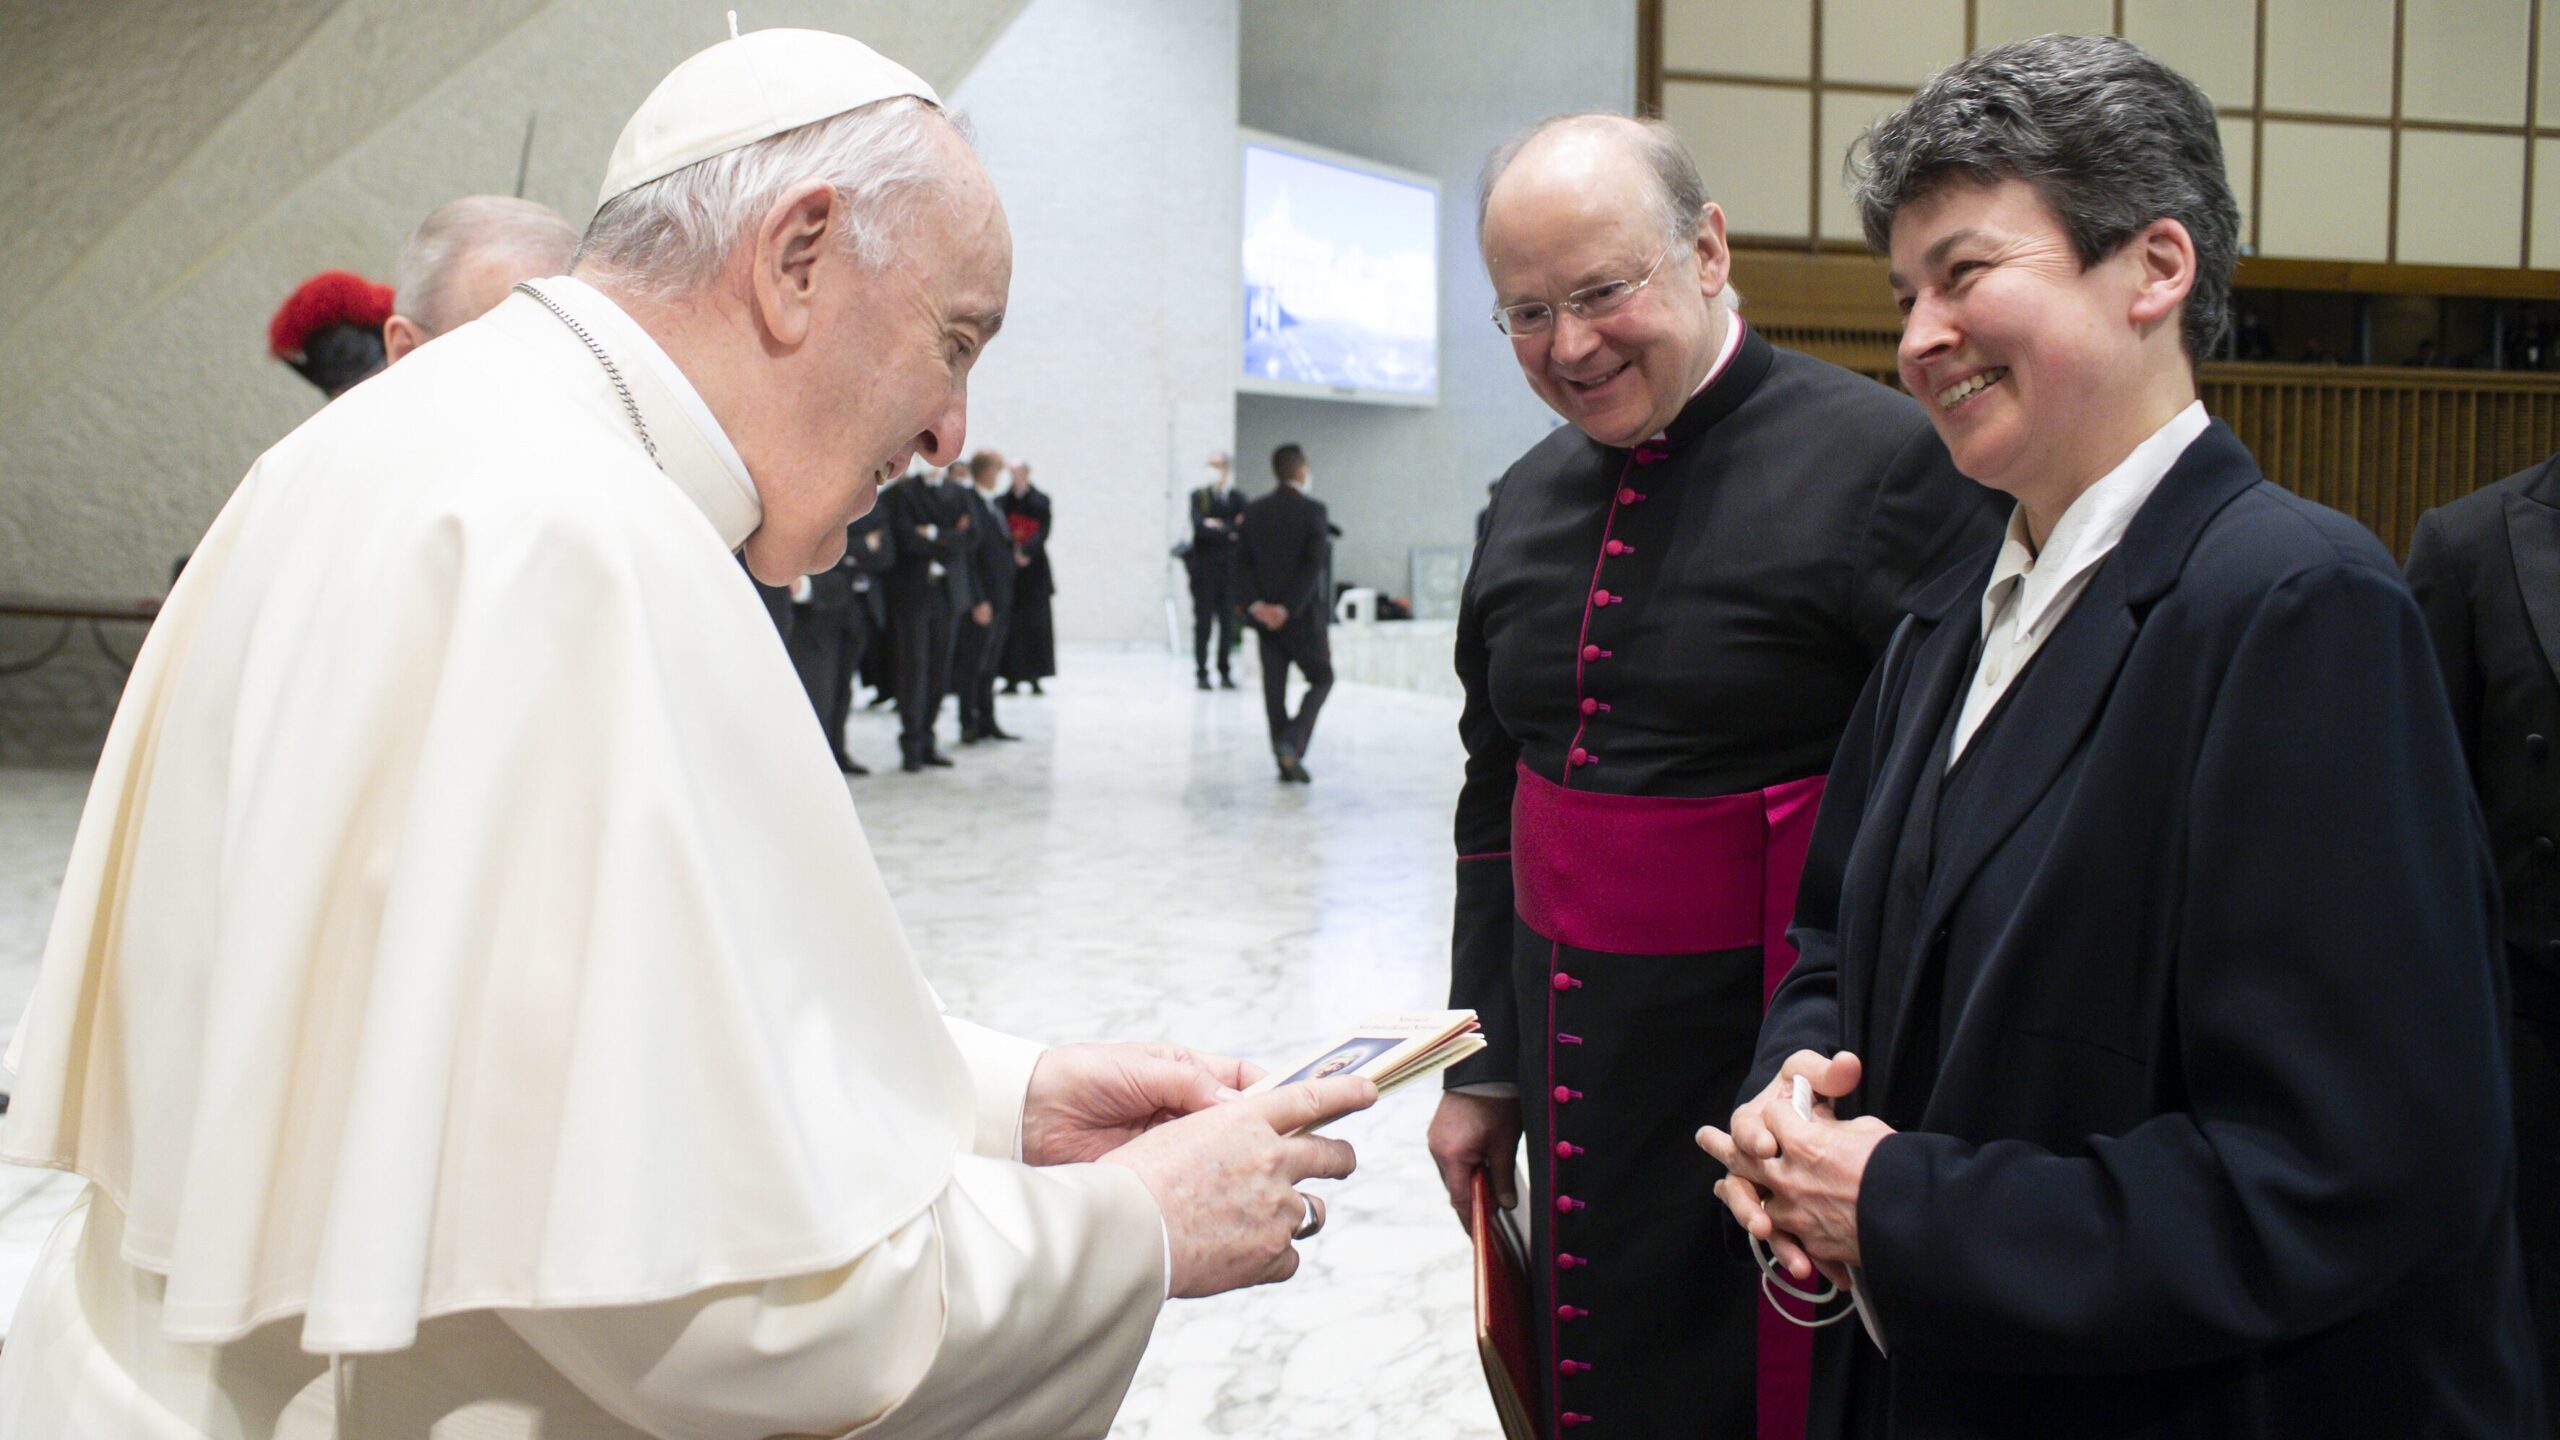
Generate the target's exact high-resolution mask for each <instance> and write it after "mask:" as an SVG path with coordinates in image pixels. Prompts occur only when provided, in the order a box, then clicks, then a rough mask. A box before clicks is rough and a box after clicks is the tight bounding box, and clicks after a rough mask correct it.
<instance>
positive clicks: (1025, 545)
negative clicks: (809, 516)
mask: <svg viewBox="0 0 2560 1440" xmlns="http://www.w3.org/2000/svg"><path fill="white" fill-rule="evenodd" d="M1050 513H1051V506H1050V500H1049V496H1048V493H1047V492H1046V491H1044V490H1042V489H1041V488H1040V487H1039V486H1037V485H1034V484H1032V483H1031V463H1030V462H1029V461H1027V460H1022V459H1015V460H1013V461H1011V462H1009V463H1008V462H1007V461H1006V459H1005V458H1004V456H1002V455H1000V454H998V453H997V452H995V451H993V450H980V451H978V452H977V453H975V454H973V455H971V456H970V457H969V458H968V459H967V460H965V461H954V462H953V463H951V464H950V465H947V466H944V467H943V468H942V470H941V471H940V472H939V474H937V473H936V472H934V471H931V470H926V469H921V468H919V469H914V470H910V471H908V472H907V473H906V474H905V475H903V476H900V477H899V478H897V479H895V480H892V481H891V482H889V483H888V484H886V485H883V486H882V487H881V488H880V497H879V500H878V502H877V503H876V504H875V505H873V507H872V508H871V511H870V513H868V514H866V515H864V516H863V517H862V518H861V519H859V520H856V521H854V522H853V524H852V525H851V526H849V527H847V529H846V531H845V548H844V555H843V557H842V558H840V559H838V560H837V561H836V562H835V564H833V565H831V566H829V567H827V568H826V569H824V570H821V571H819V572H817V573H816V574H814V575H808V576H804V577H803V578H801V579H799V580H797V581H794V582H793V583H791V584H790V585H787V586H769V585H764V584H761V583H759V584H758V585H757V587H756V588H757V591H758V592H759V593H760V594H761V595H762V596H763V597H764V601H765V609H766V610H767V612H768V613H770V614H771V615H772V616H773V622H774V625H775V627H776V628H777V629H779V630H780V631H781V632H782V636H783V640H784V642H785V643H786V644H787V645H788V646H789V648H790V651H791V663H792V667H793V668H794V669H795V670H797V671H798V672H799V674H800V684H801V687H802V688H803V689H805V690H807V691H808V692H809V705H810V708H811V709H812V710H814V711H815V712H816V714H817V717H818V723H819V724H820V725H821V726H822V727H824V728H825V730H826V735H827V743H828V745H829V746H830V747H831V748H832V749H833V750H834V751H835V760H836V768H837V769H838V770H840V771H843V772H844V773H845V774H848V775H868V774H870V773H871V772H870V770H869V768H868V767H866V766H865V765H863V764H862V762H860V761H859V760H856V759H855V758H854V757H853V752H852V751H851V750H850V749H849V748H847V746H846V744H845V721H846V720H847V718H848V717H849V716H850V715H851V714H852V710H853V692H854V688H855V685H856V683H857V682H860V683H866V684H869V685H870V686H871V687H872V690H873V692H874V697H875V698H874V700H873V703H874V704H879V703H883V702H886V701H891V700H894V701H895V703H896V704H897V707H898V760H899V768H900V769H901V770H904V771H906V772H908V773H910V774H913V773H916V772H918V771H923V770H927V769H934V768H946V767H948V766H950V765H951V764H952V760H951V758H950V757H949V756H948V755H945V754H944V753H943V752H942V748H941V746H940V745H939V744H938V743H937V731H938V729H939V726H940V720H941V715H942V708H943V701H944V700H945V699H947V698H951V697H954V696H956V697H957V698H958V700H959V705H958V707H957V708H958V710H959V720H960V743H961V744H963V745H976V744H979V743H982V742H985V741H993V740H1015V739H1019V738H1021V737H1019V736H1017V735H1015V734H1014V733H1013V732H1011V731H1009V730H1007V729H1005V728H1004V727H1003V726H1002V725H1000V724H998V723H997V722H996V696H997V695H998V694H1000V693H1001V694H1006V695H1011V694H1015V693H1018V692H1019V691H1020V690H1021V689H1023V688H1024V687H1028V688H1029V689H1030V692H1031V693H1032V694H1034V695H1038V694H1041V693H1043V692H1042V690H1041V689H1040V682H1041V681H1043V680H1046V679H1048V678H1050V677H1051V676H1053V675H1055V674H1057V673H1058V643H1057V630H1056V625H1055V622H1054V619H1053V617H1052V613H1051V610H1050V601H1051V599H1052V597H1054V596H1055V595H1056V594H1057V593H1058V587H1057V582H1056V580H1055V578H1054V576H1053V574H1052V572H1051V570H1050V567H1049V525H1050ZM998 682H1002V685H1003V689H1002V690H1001V691H999V690H998V689H997V685H998Z"/></svg>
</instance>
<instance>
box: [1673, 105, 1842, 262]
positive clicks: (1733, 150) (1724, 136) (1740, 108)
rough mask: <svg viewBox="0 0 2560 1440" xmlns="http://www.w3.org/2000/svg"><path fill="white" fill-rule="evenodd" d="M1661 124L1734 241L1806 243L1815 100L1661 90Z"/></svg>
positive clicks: (1808, 222) (1809, 215)
mask: <svg viewBox="0 0 2560 1440" xmlns="http://www.w3.org/2000/svg"><path fill="white" fill-rule="evenodd" d="M1662 118H1663V119H1664V120H1667V121H1669V122H1670V124H1671V128H1672V129H1674V130H1677V131H1679V132H1680V140H1681V143H1682V144H1685V145H1687V146H1688V147H1689V156H1690V158H1691V159H1693V160H1696V161H1697V162H1698V173H1699V174H1700V175H1702V176H1704V177H1705V178H1706V182H1707V193H1708V194H1709V195H1711V196H1713V197H1715V201H1716V203H1717V204H1719V205H1721V206H1723V207H1724V224H1725V230H1726V233H1728V234H1733V235H1745V236H1751V237H1754V238H1767V239H1788V240H1802V239H1804V238H1805V232H1806V228H1807V227H1808V226H1809V225H1810V224H1811V223H1812V222H1811V201H1812V196H1811V193H1810V190H1809V183H1808V172H1807V169H1806V164H1805V157H1806V156H1807V155H1808V154H1809V153H1810V152H1811V151H1812V148H1813V97H1812V96H1811V95H1810V94H1809V93H1807V92H1805V91H1802V90H1778V89H1772V88H1770V87H1768V86H1765V85H1707V84H1700V83H1696V82H1693V81H1686V80H1665V81H1663V82H1662Z"/></svg>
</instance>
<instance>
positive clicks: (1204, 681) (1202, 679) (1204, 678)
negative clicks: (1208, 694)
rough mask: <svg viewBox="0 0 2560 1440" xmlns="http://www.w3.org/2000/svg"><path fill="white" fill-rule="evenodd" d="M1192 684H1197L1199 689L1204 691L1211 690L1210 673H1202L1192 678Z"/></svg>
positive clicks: (1204, 671)
mask: <svg viewBox="0 0 2560 1440" xmlns="http://www.w3.org/2000/svg"><path fill="white" fill-rule="evenodd" d="M1191 683H1193V684H1195V685H1197V686H1199V687H1200V688H1201V689H1203V690H1206V689H1208V688H1209V672H1208V671H1206V670H1203V671H1201V672H1200V673H1199V674H1198V675H1196V676H1194V677H1192V682H1191Z"/></svg>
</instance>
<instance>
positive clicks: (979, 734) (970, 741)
mask: <svg viewBox="0 0 2560 1440" xmlns="http://www.w3.org/2000/svg"><path fill="white" fill-rule="evenodd" d="M986 738H987V734H986V732H985V731H983V730H980V729H978V728H977V727H976V726H974V725H973V726H971V727H969V728H968V729H966V730H963V731H961V732H960V743H961V744H963V745H975V744H977V743H978V742H979V741H981V740H984V739H986Z"/></svg>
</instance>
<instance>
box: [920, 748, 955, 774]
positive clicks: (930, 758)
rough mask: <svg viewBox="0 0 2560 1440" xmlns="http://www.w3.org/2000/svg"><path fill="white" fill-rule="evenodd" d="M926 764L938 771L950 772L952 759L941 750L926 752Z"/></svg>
mask: <svg viewBox="0 0 2560 1440" xmlns="http://www.w3.org/2000/svg"><path fill="white" fill-rule="evenodd" d="M924 763H926V764H927V765H931V766H934V767H935V768H937V769H942V770H948V769H950V768H951V757H950V756H948V755H945V754H943V753H942V752H941V751H939V750H927V751H926V752H924Z"/></svg>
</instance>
